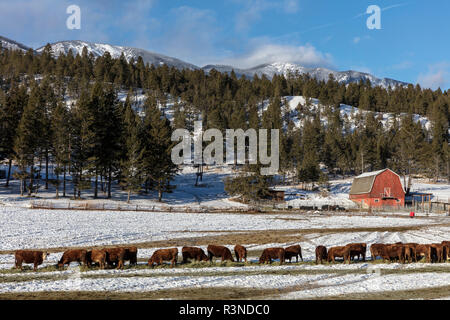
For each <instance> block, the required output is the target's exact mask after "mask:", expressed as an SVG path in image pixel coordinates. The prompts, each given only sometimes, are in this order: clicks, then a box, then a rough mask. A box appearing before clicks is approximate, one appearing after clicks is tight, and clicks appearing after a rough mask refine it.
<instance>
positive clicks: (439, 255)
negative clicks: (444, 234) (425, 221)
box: [431, 243, 445, 263]
mask: <svg viewBox="0 0 450 320" xmlns="http://www.w3.org/2000/svg"><path fill="white" fill-rule="evenodd" d="M431 250H432V258H433V262H438V263H442V262H444V251H445V249H444V245H443V244H442V243H432V244H431Z"/></svg>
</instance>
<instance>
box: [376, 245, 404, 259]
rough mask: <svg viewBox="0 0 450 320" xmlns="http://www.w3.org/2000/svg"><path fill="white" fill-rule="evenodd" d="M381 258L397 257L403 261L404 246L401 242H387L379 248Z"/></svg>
mask: <svg viewBox="0 0 450 320" xmlns="http://www.w3.org/2000/svg"><path fill="white" fill-rule="evenodd" d="M380 253H381V258H383V262H384V260H389V261H391V259H394V260H395V259H398V260H400V263H405V246H404V245H403V244H388V245H385V246H384V247H383V248H382V249H381V252H380Z"/></svg>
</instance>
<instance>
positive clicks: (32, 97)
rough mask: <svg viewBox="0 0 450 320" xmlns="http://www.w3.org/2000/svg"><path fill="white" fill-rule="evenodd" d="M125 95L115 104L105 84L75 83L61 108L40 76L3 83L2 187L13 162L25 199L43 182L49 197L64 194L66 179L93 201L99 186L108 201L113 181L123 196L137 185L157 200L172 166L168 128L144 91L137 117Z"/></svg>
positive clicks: (77, 194) (111, 88) (169, 178)
mask: <svg viewBox="0 0 450 320" xmlns="http://www.w3.org/2000/svg"><path fill="white" fill-rule="evenodd" d="M133 96H134V94H133V93H132V92H130V93H129V94H128V96H127V99H126V101H125V102H124V103H122V102H120V101H119V100H118V98H117V92H116V90H115V89H114V86H113V85H111V84H108V83H105V82H99V81H97V82H95V83H91V84H89V85H86V86H85V87H84V88H81V89H80V96H79V98H78V99H77V100H76V102H73V103H72V104H71V105H69V106H68V105H67V104H66V102H65V101H64V100H63V99H62V97H61V96H58V94H57V92H56V90H55V87H54V83H52V82H51V80H49V78H48V77H44V78H43V79H42V81H40V82H39V83H38V82H37V81H31V83H30V87H29V89H28V90H27V87H26V86H25V85H23V84H18V83H11V85H10V89H9V90H8V91H7V92H3V91H2V92H0V123H1V127H0V136H1V139H0V156H1V158H2V159H8V162H9V169H8V173H7V179H6V186H8V185H9V181H10V178H11V164H12V162H13V161H15V162H16V164H17V166H18V169H19V170H18V171H17V172H15V177H16V178H17V179H20V182H21V183H20V186H21V187H20V189H21V195H24V194H25V193H27V194H28V195H29V196H31V195H32V194H34V193H35V192H37V189H38V188H39V182H40V181H45V189H48V187H49V184H52V185H54V186H55V187H56V196H57V197H58V196H59V191H60V189H62V195H63V196H66V191H67V190H66V184H67V182H68V181H69V180H70V183H71V184H72V187H73V198H80V197H81V194H82V191H84V190H92V189H93V192H94V197H95V198H97V197H98V194H99V191H103V192H104V193H105V194H106V195H107V197H108V198H110V197H111V195H112V185H113V181H118V182H119V183H120V186H121V187H122V189H124V190H126V191H127V192H128V201H129V200H130V195H131V193H134V192H136V193H137V192H139V191H143V190H145V192H148V191H149V190H155V191H157V192H158V199H159V201H161V199H162V196H163V193H165V192H170V191H171V190H172V189H173V187H174V186H171V185H170V182H171V181H172V180H173V178H174V176H175V174H176V171H177V167H176V166H175V165H173V163H172V161H171V157H170V155H171V153H170V152H171V148H172V146H173V143H172V141H171V135H172V127H171V125H170V122H169V120H168V119H167V118H166V117H164V116H163V115H162V113H161V112H160V110H159V107H158V105H157V103H156V99H154V98H153V97H151V96H149V97H147V99H146V100H145V103H144V105H143V115H142V116H139V115H137V114H136V111H135V110H134V108H133V107H132V104H133ZM51 165H53V172H54V175H50V174H49V168H50V167H51ZM68 176H70V177H71V179H68ZM37 178H39V179H37Z"/></svg>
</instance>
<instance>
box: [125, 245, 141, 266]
mask: <svg viewBox="0 0 450 320" xmlns="http://www.w3.org/2000/svg"><path fill="white" fill-rule="evenodd" d="M137 250H138V249H137V247H128V248H125V254H124V256H123V261H124V262H125V261H130V265H137Z"/></svg>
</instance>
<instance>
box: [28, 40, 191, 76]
mask: <svg viewBox="0 0 450 320" xmlns="http://www.w3.org/2000/svg"><path fill="white" fill-rule="evenodd" d="M50 45H51V47H52V51H53V54H54V55H55V56H56V57H57V56H59V55H60V54H61V53H64V54H67V53H69V50H72V53H73V54H74V55H76V54H80V55H81V53H82V52H83V48H84V47H86V48H87V50H88V52H89V53H92V54H93V55H94V57H100V56H102V55H103V54H104V53H105V52H107V51H108V52H109V53H110V54H111V57H112V58H119V57H120V55H121V54H122V53H123V54H124V56H125V58H126V59H127V60H128V61H129V60H130V59H132V58H134V59H135V60H137V58H138V57H139V56H141V57H142V59H143V60H144V63H149V64H153V65H155V66H159V65H163V64H166V65H168V66H169V67H175V68H178V69H199V68H198V67H197V66H195V65H193V64H191V63H187V62H184V61H182V60H179V59H176V58H172V57H168V56H165V55H162V54H159V53H154V52H151V51H147V50H143V49H138V48H131V47H122V46H114V45H110V44H103V43H93V42H87V41H79V40H71V41H59V42H55V43H52V44H50ZM44 47H45V46H44ZM44 47H40V48H38V49H37V50H36V51H37V52H42V51H43V50H44Z"/></svg>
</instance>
